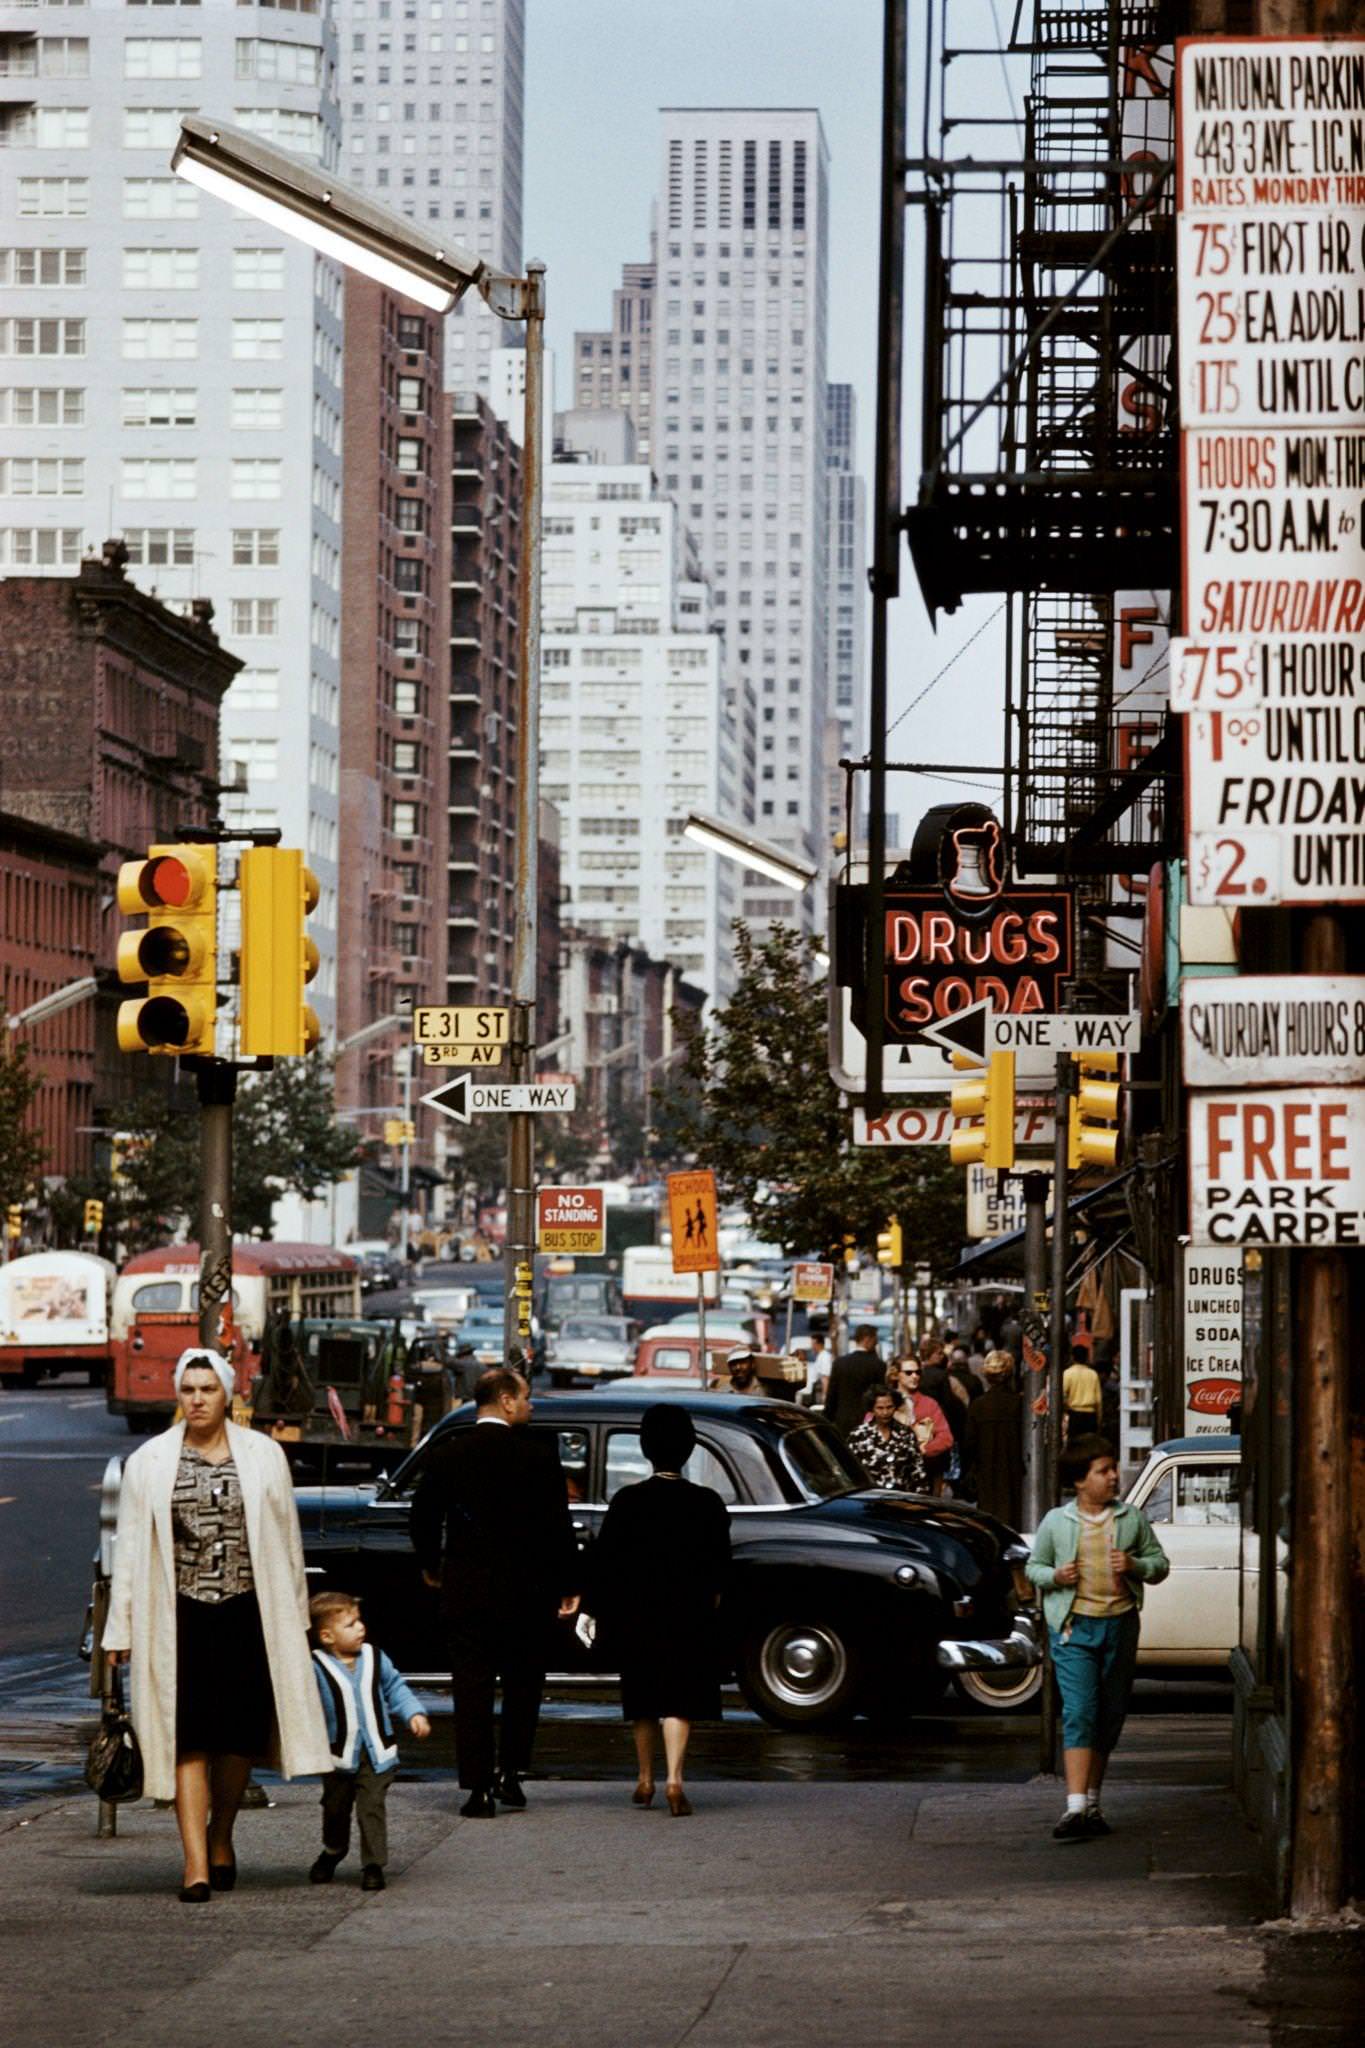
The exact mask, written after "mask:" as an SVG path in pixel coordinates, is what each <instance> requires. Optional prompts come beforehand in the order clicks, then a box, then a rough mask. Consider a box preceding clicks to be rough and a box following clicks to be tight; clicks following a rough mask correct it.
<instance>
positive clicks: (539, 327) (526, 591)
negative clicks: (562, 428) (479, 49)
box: [503, 263, 545, 1367]
mask: <svg viewBox="0 0 1365 2048" xmlns="http://www.w3.org/2000/svg"><path fill="white" fill-rule="evenodd" d="M524 293H525V299H524V310H525V317H526V412H525V423H524V426H523V429H522V451H521V484H522V497H521V502H522V518H521V562H520V565H519V575H518V586H517V638H518V664H517V665H518V670H519V684H520V695H519V698H518V706H517V824H516V844H515V860H516V921H515V924H514V927H513V934H512V1015H511V1019H510V1025H511V1029H510V1032H509V1040H510V1043H509V1048H508V1050H509V1054H510V1059H511V1068H512V1079H513V1081H514V1082H529V1081H533V1080H534V1079H535V1064H536V1062H535V1002H536V970H537V967H538V965H539V929H538V926H539V918H538V911H539V901H538V890H539V880H540V860H539V853H540V505H541V496H542V481H541V467H542V462H543V457H544V443H543V428H544V418H545V408H544V398H543V392H544V375H545V265H544V264H543V263H528V264H527V266H526V280H525V285H524ZM535 1206H536V1197H535V1123H534V1120H533V1118H532V1116H531V1114H530V1113H529V1112H528V1111H523V1110H514V1111H512V1112H511V1113H510V1114H509V1116H508V1118H507V1236H506V1239H505V1240H504V1245H503V1279H504V1294H505V1299H506V1303H507V1308H506V1312H505V1314H504V1317H503V1358H504V1361H505V1362H506V1363H507V1364H509V1365H510V1364H511V1363H512V1354H513V1352H514V1351H518V1350H519V1351H520V1352H521V1354H522V1355H523V1357H524V1358H525V1360H526V1364H527V1366H528V1367H529V1365H530V1350H531V1297H530V1287H529V1285H524V1286H523V1285H520V1284H519V1283H520V1282H521V1281H522V1277H523V1276H522V1271H521V1269H523V1268H524V1269H525V1281H526V1282H528V1283H529V1280H530V1277H531V1271H532V1268H533V1266H534V1261H535ZM514 1310H515V1326H514Z"/></svg>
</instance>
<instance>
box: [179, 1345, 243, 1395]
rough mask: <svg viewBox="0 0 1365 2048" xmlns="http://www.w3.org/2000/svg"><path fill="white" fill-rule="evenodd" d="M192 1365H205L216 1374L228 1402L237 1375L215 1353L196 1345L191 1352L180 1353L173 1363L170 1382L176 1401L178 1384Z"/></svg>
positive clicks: (203, 1346) (224, 1360) (223, 1359)
mask: <svg viewBox="0 0 1365 2048" xmlns="http://www.w3.org/2000/svg"><path fill="white" fill-rule="evenodd" d="M192 1365H206V1366H207V1367H208V1369H209V1371H210V1372H216V1373H217V1375H218V1378H219V1380H220V1381H221V1382H222V1387H223V1392H224V1393H225V1394H226V1395H227V1397H228V1399H229V1401H230V1400H231V1399H232V1390H233V1388H234V1387H235V1386H236V1384H237V1375H236V1374H235V1373H234V1372H233V1370H232V1367H231V1366H230V1365H229V1364H228V1362H227V1360H226V1359H225V1358H221V1357H220V1356H219V1354H218V1353H217V1352H216V1351H210V1350H208V1349H207V1347H206V1346H205V1345H203V1344H196V1345H195V1346H194V1348H193V1349H192V1350H190V1351H182V1352H181V1354H180V1356H179V1358H177V1359H176V1361H175V1372H174V1373H173V1375H172V1382H173V1384H174V1387H175V1396H176V1399H177V1400H179V1398H180V1382H181V1380H183V1379H184V1377H185V1374H186V1373H187V1372H188V1371H189V1369H190V1367H191V1366H192Z"/></svg>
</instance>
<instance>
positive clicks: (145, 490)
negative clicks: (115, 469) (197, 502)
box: [119, 455, 198, 498]
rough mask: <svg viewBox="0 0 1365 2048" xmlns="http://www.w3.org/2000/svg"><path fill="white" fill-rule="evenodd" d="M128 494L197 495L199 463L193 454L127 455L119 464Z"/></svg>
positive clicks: (156, 495) (124, 490) (177, 496)
mask: <svg viewBox="0 0 1365 2048" xmlns="http://www.w3.org/2000/svg"><path fill="white" fill-rule="evenodd" d="M119 467H120V471H121V478H120V485H119V488H120V491H121V494H122V495H123V496H124V497H125V498H193V497H194V496H195V495H196V494H197V490H198V484H197V481H196V472H197V464H196V463H195V460H194V458H193V456H189V455H177V456H160V455H156V456H143V455H125V456H124V458H123V460H122V462H121V463H120V465H119Z"/></svg>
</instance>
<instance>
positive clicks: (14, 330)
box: [0, 320, 85, 356]
mask: <svg viewBox="0 0 1365 2048" xmlns="http://www.w3.org/2000/svg"><path fill="white" fill-rule="evenodd" d="M84 354H85V322H84V320H0V356H83V355H84Z"/></svg>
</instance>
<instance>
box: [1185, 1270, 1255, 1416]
mask: <svg viewBox="0 0 1365 2048" xmlns="http://www.w3.org/2000/svg"><path fill="white" fill-rule="evenodd" d="M1242 1260H1243V1254H1242V1253H1241V1252H1240V1251H1237V1252H1215V1251H1202V1250H1199V1249H1197V1248H1196V1247H1195V1246H1193V1245H1186V1247H1185V1260H1184V1321H1183V1333H1184V1360H1185V1377H1184V1385H1185V1435H1186V1436H1219V1435H1222V1434H1224V1433H1226V1431H1227V1429H1228V1427H1229V1415H1228V1411H1229V1409H1230V1408H1231V1407H1232V1404H1233V1402H1234V1401H1240V1399H1241V1397H1242Z"/></svg>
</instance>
